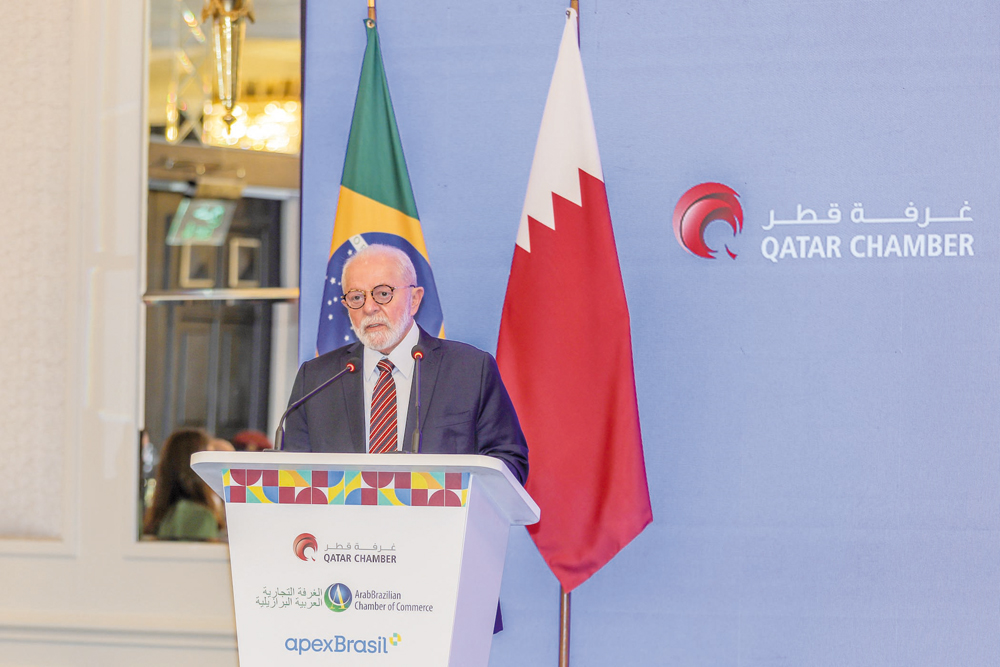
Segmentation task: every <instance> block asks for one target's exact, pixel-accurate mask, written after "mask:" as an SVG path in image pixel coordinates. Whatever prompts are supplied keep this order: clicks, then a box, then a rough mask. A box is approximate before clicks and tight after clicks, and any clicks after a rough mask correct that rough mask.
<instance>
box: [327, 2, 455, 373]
mask: <svg viewBox="0 0 1000 667" xmlns="http://www.w3.org/2000/svg"><path fill="white" fill-rule="evenodd" d="M365 28H366V30H367V32H368V46H367V47H366V48H365V59H364V62H363V63H362V65H361V81H360V83H359V84H358V96H357V99H356V100H355V102H354V119H353V120H352V121H351V136H350V138H349V139H348V142H347V157H346V159H345V160H344V175H343V178H341V181H340V198H339V200H338V203H337V217H336V218H335V219H334V223H333V241H332V243H331V244H330V261H329V263H328V264H327V268H326V287H325V289H324V290H323V307H322V310H321V311H320V321H319V334H318V336H317V339H316V349H317V351H318V353H319V354H323V353H325V352H329V351H330V350H334V349H336V348H338V347H340V346H342V345H346V344H347V343H350V342H353V341H354V340H356V337H355V336H354V332H353V331H351V325H350V320H349V319H348V317H347V309H345V308H344V307H343V306H342V305H341V303H340V295H341V294H343V293H344V290H343V287H342V286H341V284H340V275H341V272H342V270H343V267H344V262H345V261H347V258H348V257H350V256H351V255H352V254H354V253H355V252H356V251H358V250H360V249H361V248H363V247H365V246H367V245H370V244H372V243H383V244H386V245H391V246H395V247H397V248H399V249H401V250H403V251H404V252H405V253H406V254H407V255H409V256H410V259H411V260H412V261H413V266H414V267H415V268H416V270H417V284H418V285H420V286H422V287H423V288H424V298H423V302H422V303H421V304H420V310H419V311H418V312H417V316H416V320H417V323H418V324H419V325H420V326H421V327H423V328H424V330H425V331H427V332H428V333H430V334H432V335H435V336H441V335H443V334H444V315H443V314H442V312H441V301H440V299H439V298H438V292H437V287H436V286H435V285H434V274H433V273H432V272H431V265H430V260H429V258H428V256H427V247H426V246H425V245H424V234H423V232H422V231H421V229H420V216H419V215H417V204H416V202H415V201H414V199H413V190H412V188H411V187H410V176H409V174H408V173H407V171H406V159H405V158H404V157H403V146H402V144H401V143H400V141H399V130H398V129H397V128H396V115H395V114H394V113H393V111H392V100H390V99H389V84H388V83H387V82H386V79H385V69H384V68H383V65H382V50H381V48H380V46H379V40H378V31H377V30H376V28H375V21H373V20H371V19H367V20H366V21H365ZM394 287H395V285H394Z"/></svg>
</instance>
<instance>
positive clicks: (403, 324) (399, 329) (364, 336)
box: [351, 311, 413, 352]
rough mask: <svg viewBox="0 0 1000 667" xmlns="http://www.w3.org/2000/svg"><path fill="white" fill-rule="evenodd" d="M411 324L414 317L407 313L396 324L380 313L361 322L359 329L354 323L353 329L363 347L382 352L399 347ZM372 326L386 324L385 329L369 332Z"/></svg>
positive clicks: (352, 324)
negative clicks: (369, 326)
mask: <svg viewBox="0 0 1000 667" xmlns="http://www.w3.org/2000/svg"><path fill="white" fill-rule="evenodd" d="M411 322H413V317H412V316H411V315H410V314H409V313H406V312H405V311H404V313H403V317H402V318H401V320H400V321H399V322H395V323H393V322H390V321H389V318H387V317H386V316H385V315H383V314H382V313H378V314H375V315H371V316H369V317H366V318H364V319H363V320H361V324H360V326H358V327H357V328H355V326H354V323H353V322H352V323H351V329H352V330H353V331H354V335H355V336H357V337H358V340H360V341H361V344H362V345H364V346H365V347H368V348H371V349H373V350H377V351H379V352H381V351H382V350H388V349H390V348H394V347H396V346H397V345H399V341H401V340H403V337H404V336H406V332H408V331H409V330H410V323H411ZM370 324H384V325H385V327H384V328H381V329H375V330H374V331H368V330H367V327H368V325H370Z"/></svg>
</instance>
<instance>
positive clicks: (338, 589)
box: [323, 584, 354, 612]
mask: <svg viewBox="0 0 1000 667" xmlns="http://www.w3.org/2000/svg"><path fill="white" fill-rule="evenodd" d="M353 599H354V597H353V596H352V595H351V589H350V588H348V587H347V586H345V585H344V584H332V585H331V586H330V587H329V588H327V589H326V594H324V595H323V600H324V601H325V602H326V607H327V609H329V610H330V611H337V612H340V611H347V608H348V607H350V606H351V600H353Z"/></svg>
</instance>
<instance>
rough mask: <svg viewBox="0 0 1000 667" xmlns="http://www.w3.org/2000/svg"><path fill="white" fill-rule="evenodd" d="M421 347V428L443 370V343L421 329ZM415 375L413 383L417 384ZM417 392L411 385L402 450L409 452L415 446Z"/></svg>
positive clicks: (414, 374) (414, 375)
mask: <svg viewBox="0 0 1000 667" xmlns="http://www.w3.org/2000/svg"><path fill="white" fill-rule="evenodd" d="M420 346H421V347H422V348H424V359H423V361H420V362H418V363H420V364H421V366H420V426H421V428H423V426H424V424H425V423H426V421H427V409H428V407H429V406H430V404H431V400H432V399H433V397H434V387H435V386H436V385H437V376H438V371H439V370H441V349H440V348H441V341H440V340H438V339H437V338H434V337H433V336H431V335H429V334H428V333H427V332H426V331H424V330H423V329H420ZM416 376H417V374H416V373H413V382H416ZM416 401H417V392H416V391H414V388H413V387H412V385H411V389H410V407H409V409H408V410H407V411H406V429H405V431H404V432H403V443H402V445H403V446H402V449H404V450H406V451H409V450H410V447H411V446H412V445H413V432H414V431H415V430H416V426H417V424H416V421H417V417H416V416H417V411H416V408H415V405H416Z"/></svg>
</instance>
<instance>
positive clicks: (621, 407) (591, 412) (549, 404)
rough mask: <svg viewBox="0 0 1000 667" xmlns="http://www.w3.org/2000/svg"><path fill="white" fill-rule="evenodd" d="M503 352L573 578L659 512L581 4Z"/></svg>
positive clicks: (545, 503)
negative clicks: (583, 50) (581, 34)
mask: <svg viewBox="0 0 1000 667" xmlns="http://www.w3.org/2000/svg"><path fill="white" fill-rule="evenodd" d="M497 362H498V363H499V365H500V371H501V373H502V375H503V380H504V384H505V385H506V386H507V389H508V391H509V392H510V395H511V398H512V399H513V401H514V406H515V407H516V408H517V415H518V417H519V419H520V421H521V426H522V428H523V429H524V433H525V436H526V437H527V440H528V451H529V454H528V457H529V463H530V470H531V474H530V476H529V478H528V484H527V487H526V488H527V490H528V492H529V493H530V494H531V496H532V497H533V498H534V499H535V501H536V502H537V503H538V505H539V507H540V508H541V510H542V520H541V521H540V522H539V523H537V524H535V525H534V526H531V527H529V528H528V531H529V533H530V534H531V536H532V538H533V539H534V541H535V544H536V545H537V546H538V550H539V551H540V552H541V554H542V557H543V558H544V559H545V561H546V563H548V565H549V567H550V568H551V569H552V572H553V573H554V574H555V575H556V577H557V578H558V579H559V582H560V583H561V584H562V588H563V590H564V591H566V592H569V591H571V590H573V589H574V588H576V587H577V586H579V585H580V584H581V583H583V582H584V581H586V580H587V579H588V578H589V577H590V576H591V575H592V574H594V573H595V572H596V571H597V570H599V569H600V568H601V567H603V566H604V565H605V563H607V562H608V561H609V560H611V559H612V558H613V557H614V556H615V554H617V553H618V552H619V551H620V550H621V549H622V548H623V547H625V545H626V544H628V543H629V542H630V541H631V540H632V539H633V538H634V537H635V536H636V535H638V534H639V533H640V532H641V531H642V529H643V528H645V527H646V525H648V524H649V522H650V521H652V520H653V513H652V509H651V507H650V503H649V489H648V487H647V484H646V468H645V464H644V462H643V454H642V436H641V434H640V431H639V411H638V406H637V404H636V394H635V374H634V372H633V369H632V341H631V333H630V330H629V315H628V305H627V304H626V302H625V289H624V287H623V285H622V277H621V269H620V268H619V266H618V252H617V250H616V249H615V238H614V231H613V230H612V228H611V212H610V210H609V209H608V198H607V193H606V191H605V188H604V174H603V172H602V170H601V160H600V155H599V154H598V150H597V136H596V134H595V132H594V120H593V117H592V115H591V111H590V99H589V97H588V96H587V84H586V81H585V80H584V75H583V63H582V61H581V60H580V47H579V42H578V40H577V17H576V12H575V11H573V10H572V9H570V10H569V11H568V12H567V19H566V28H565V30H564V31H563V36H562V43H561V44H560V46H559V57H558V60H557V61H556V69H555V73H554V74H553V75H552V84H551V86H550V88H549V96H548V100H547V101H546V103H545V111H544V112H543V114H542V127H541V130H540V132H539V136H538V144H537V145H536V147H535V157H534V160H533V162H532V164H531V175H530V177H529V178H528V193H527V196H526V197H525V201H524V210H523V212H522V213H521V226H520V228H519V229H518V232H517V245H516V246H515V247H514V259H513V262H512V264H511V269H510V281H509V282H508V284H507V296H506V298H505V299H504V306H503V316H502V318H501V322H500V339H499V343H498V345H497Z"/></svg>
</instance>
